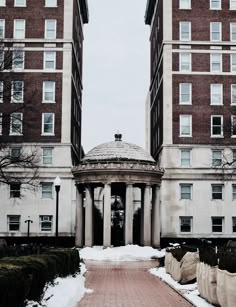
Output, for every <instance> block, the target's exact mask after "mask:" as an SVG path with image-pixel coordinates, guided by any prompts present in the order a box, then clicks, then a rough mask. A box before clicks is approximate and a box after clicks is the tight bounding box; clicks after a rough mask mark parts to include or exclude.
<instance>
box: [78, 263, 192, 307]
mask: <svg viewBox="0 0 236 307" xmlns="http://www.w3.org/2000/svg"><path fill="white" fill-rule="evenodd" d="M155 265H156V263H155V262H153V261H149V262H124V263H122V262H119V263H115V262H92V261H90V262H86V266H87V269H88V272H87V273H86V287H87V288H89V289H93V291H94V292H93V293H92V294H86V295H85V296H84V297H83V299H82V300H81V301H80V303H79V304H78V307H82V306H86V307H88V306H89V307H131V306H135V307H140V306H145V307H155V306H159V307H167V306H168V307H178V306H179V307H190V306H192V305H191V304H190V303H189V302H187V301H186V300H185V299H184V298H182V296H180V295H179V294H178V293H176V292H175V291H174V290H173V289H171V288H170V287H169V286H167V285H166V284H165V283H164V282H162V281H160V279H159V278H157V277H155V276H154V275H151V274H150V273H149V272H148V269H149V268H152V267H155Z"/></svg>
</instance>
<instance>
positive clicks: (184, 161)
mask: <svg viewBox="0 0 236 307" xmlns="http://www.w3.org/2000/svg"><path fill="white" fill-rule="evenodd" d="M181 166H190V150H189V149H181Z"/></svg>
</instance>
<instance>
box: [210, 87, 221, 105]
mask: <svg viewBox="0 0 236 307" xmlns="http://www.w3.org/2000/svg"><path fill="white" fill-rule="evenodd" d="M222 93H223V85H222V84H211V104H212V105H222V104H223V99H222Z"/></svg>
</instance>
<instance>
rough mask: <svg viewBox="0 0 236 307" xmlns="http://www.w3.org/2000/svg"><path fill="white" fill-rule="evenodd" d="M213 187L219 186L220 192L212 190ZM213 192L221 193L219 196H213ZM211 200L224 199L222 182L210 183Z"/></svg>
mask: <svg viewBox="0 0 236 307" xmlns="http://www.w3.org/2000/svg"><path fill="white" fill-rule="evenodd" d="M214 187H221V192H214V191H213V188H214ZM213 194H221V198H214V197H213ZM211 200H213V201H214V200H224V185H223V184H220V183H219V184H218V183H214V184H212V185H211Z"/></svg>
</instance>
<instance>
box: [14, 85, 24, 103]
mask: <svg viewBox="0 0 236 307" xmlns="http://www.w3.org/2000/svg"><path fill="white" fill-rule="evenodd" d="M15 82H19V83H21V85H22V90H21V91H15V90H14V84H15ZM15 92H20V93H21V99H16V98H15ZM11 102H12V103H23V102H24V81H19V80H15V81H12V82H11Z"/></svg>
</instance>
